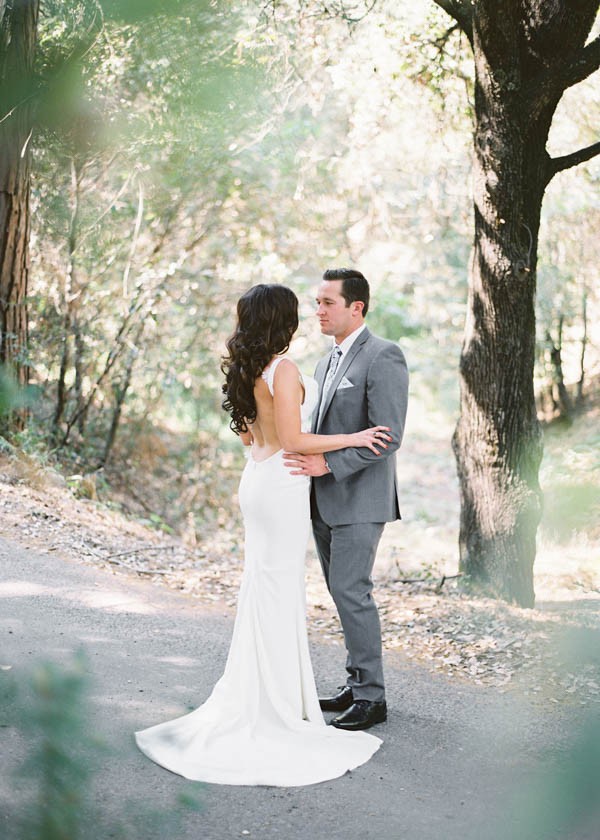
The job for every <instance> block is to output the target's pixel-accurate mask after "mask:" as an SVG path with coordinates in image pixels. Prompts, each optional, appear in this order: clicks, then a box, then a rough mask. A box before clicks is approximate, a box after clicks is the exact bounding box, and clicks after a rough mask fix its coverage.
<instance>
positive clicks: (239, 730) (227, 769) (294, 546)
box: [135, 383, 381, 787]
mask: <svg viewBox="0 0 600 840" xmlns="http://www.w3.org/2000/svg"><path fill="white" fill-rule="evenodd" d="M307 384H308V383H307ZM311 384H312V383H311ZM315 385H316V383H315ZM308 392H309V389H308V387H307V398H306V399H305V403H309V399H308V395H309V394H308ZM310 403H311V404H313V405H314V394H313V393H312V389H311V399H310ZM307 410H308V407H305V411H303V414H305V413H307ZM239 498H240V507H241V510H242V514H243V518H244V527H245V561H244V572H243V576H242V583H241V587H240V592H239V598H238V608H237V615H236V619H235V625H234V631H233V638H232V641H231V647H230V649H229V655H228V658H227V663H226V665H225V671H224V673H223V676H222V677H221V679H220V680H219V681H218V682H217V684H216V685H215V688H214V690H213V692H212V694H211V695H210V697H209V698H208V700H207V701H206V702H205V703H204V704H203V705H202V706H200V707H199V708H198V709H196V710H195V711H193V712H190V713H189V714H186V715H183V716H182V717H179V718H176V719H175V720H170V721H167V722H165V723H161V724H158V725H156V726H152V727H150V728H149V729H145V730H143V731H142V732H137V733H136V735H135V737H136V741H137V744H138V746H139V748H140V749H141V750H142V752H144V753H145V754H146V755H147V756H148V757H149V758H151V759H152V760H153V761H155V762H156V763H157V764H160V765H161V766H163V767H165V768H167V769H168V770H171V771H173V772H174V773H178V774H180V775H181V776H185V777H186V778H188V779H194V780H197V781H205V782H214V783H218V784H231V785H277V786H283V787H292V786H297V785H307V784H313V783H315V782H321V781H325V780H326V779H333V778H336V777H337V776H341V775H342V774H343V773H345V772H346V771H347V770H351V769H353V768H355V767H358V766H359V765H360V764H363V763H364V762H365V761H367V760H368V759H369V758H370V757H371V756H372V755H373V753H374V752H375V751H376V750H377V749H378V748H379V746H380V744H381V741H380V739H379V738H376V737H374V736H373V735H369V734H367V733H366V732H344V731H341V730H339V729H335V728H334V727H331V726H326V725H325V721H324V720H323V715H322V713H321V710H320V707H319V701H318V698H317V691H316V687H315V680H314V676H313V670H312V665H311V660H310V653H309V648H308V638H307V632H306V603H305V588H304V563H305V555H306V547H307V543H308V539H309V532H310V510H309V479H308V478H306V477H305V476H292V475H291V474H290V472H289V470H288V469H287V468H286V467H284V465H283V453H282V451H281V450H280V451H279V452H275V453H274V454H273V455H271V457H269V458H267V459H266V460H264V461H260V462H256V461H254V460H253V458H252V456H251V455H250V456H249V458H248V461H247V464H246V467H245V469H244V472H243V474H242V479H241V482H240V489H239Z"/></svg>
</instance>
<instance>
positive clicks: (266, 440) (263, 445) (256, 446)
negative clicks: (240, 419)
mask: <svg viewBox="0 0 600 840" xmlns="http://www.w3.org/2000/svg"><path fill="white" fill-rule="evenodd" d="M273 361H274V360H271V362H269V364H268V365H267V368H265V371H267V370H268V368H270V366H271V365H272V364H273ZM282 361H284V362H285V364H286V365H288V366H289V367H292V368H294V369H295V370H296V371H297V377H296V378H295V382H294V379H290V377H282V378H280V377H278V378H277V384H278V388H279V390H280V392H281V390H282V389H283V390H285V392H286V396H288V397H289V400H290V402H291V403H292V404H293V403H294V402H295V403H296V405H297V407H298V412H299V408H300V405H301V403H302V401H303V399H304V388H303V386H302V382H301V378H300V372H299V371H298V369H297V368H296V366H295V365H294V363H293V362H291V361H290V360H289V359H285V360H282ZM254 399H255V400H256V420H255V421H254V423H251V424H250V432H251V434H252V440H251V443H252V457H253V458H254V460H255V461H264V460H265V459H266V458H269V457H270V456H271V455H273V453H275V452H278V451H279V450H280V449H282V448H283V444H282V441H281V440H280V438H279V434H278V432H277V421H276V417H275V399H274V397H273V396H271V392H270V391H269V386H268V384H267V381H266V379H265V378H264V377H263V376H259V377H258V379H257V380H256V383H255V385H254ZM298 416H299V415H298Z"/></svg>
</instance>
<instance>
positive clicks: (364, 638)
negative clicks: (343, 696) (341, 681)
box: [312, 510, 385, 701]
mask: <svg viewBox="0 0 600 840" xmlns="http://www.w3.org/2000/svg"><path fill="white" fill-rule="evenodd" d="M312 525H313V533H314V536H315V543H316V546H317V552H318V555H319V559H320V561H321V567H322V569H323V574H324V576H325V581H326V583H327V588H328V589H329V592H330V593H331V597H332V598H333V600H334V602H335V605H336V607H337V611H338V613H339V616H340V620H341V622H342V629H343V631H344V639H345V643H346V651H347V654H348V656H347V660H346V670H347V671H348V678H347V680H346V682H347V685H349V686H351V687H352V691H353V694H354V699H355V700H375V701H379V700H383V699H384V698H385V689H384V683H383V663H382V653H381V626H380V623H379V614H378V612H377V606H376V604H375V601H374V600H373V596H372V590H373V581H372V580H371V573H372V571H373V564H374V562H375V554H376V553H377V546H378V544H379V540H380V538H381V534H382V533H383V527H384V523H383V522H360V523H355V524H350V525H333V526H329V525H327V523H326V522H324V521H323V519H321V516H320V515H319V513H318V511H315V510H313V521H312Z"/></svg>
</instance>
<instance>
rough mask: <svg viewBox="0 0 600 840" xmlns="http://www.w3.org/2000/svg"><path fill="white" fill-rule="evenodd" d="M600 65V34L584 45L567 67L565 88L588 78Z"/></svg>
mask: <svg viewBox="0 0 600 840" xmlns="http://www.w3.org/2000/svg"><path fill="white" fill-rule="evenodd" d="M598 67H600V35H599V36H598V37H597V38H595V39H594V40H593V41H591V42H590V43H589V44H588V45H587V47H584V48H583V49H582V50H581V52H580V53H579V55H578V56H577V58H576V59H575V60H574V61H572V62H571V64H570V65H569V66H568V67H567V68H566V70H565V73H564V74H563V79H564V81H565V88H568V87H573V85H576V84H577V83H578V82H582V81H583V80H584V79H587V77H588V76H591V74H592V73H593V72H594V70H597V69H598Z"/></svg>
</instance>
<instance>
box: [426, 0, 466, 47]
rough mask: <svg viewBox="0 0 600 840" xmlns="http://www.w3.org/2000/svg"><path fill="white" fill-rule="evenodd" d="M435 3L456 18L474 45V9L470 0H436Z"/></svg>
mask: <svg viewBox="0 0 600 840" xmlns="http://www.w3.org/2000/svg"><path fill="white" fill-rule="evenodd" d="M434 3H437V5H438V6H439V7H440V9H443V10H444V11H445V12H446V13H447V14H449V15H450V17H452V18H454V20H455V21H456V22H457V23H458V25H459V26H460V28H461V29H462V31H463V32H464V33H465V35H466V36H467V38H468V39H469V43H470V44H471V46H473V9H472V6H471V4H470V3H469V2H468V0H434Z"/></svg>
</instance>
